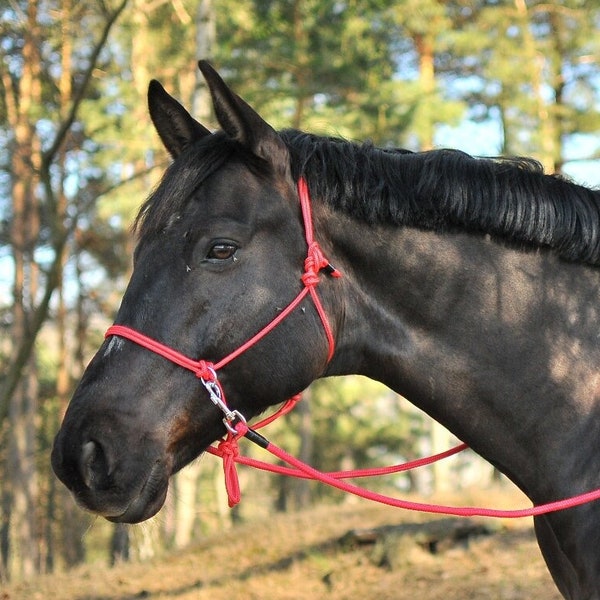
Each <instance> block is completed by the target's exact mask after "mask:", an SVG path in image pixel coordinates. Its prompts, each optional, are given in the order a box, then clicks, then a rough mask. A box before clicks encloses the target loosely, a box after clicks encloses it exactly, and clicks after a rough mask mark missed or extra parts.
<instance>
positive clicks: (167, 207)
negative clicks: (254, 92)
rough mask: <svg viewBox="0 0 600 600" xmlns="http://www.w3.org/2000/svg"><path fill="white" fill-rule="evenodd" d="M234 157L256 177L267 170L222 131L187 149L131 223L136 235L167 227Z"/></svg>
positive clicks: (145, 236) (167, 170)
mask: <svg viewBox="0 0 600 600" xmlns="http://www.w3.org/2000/svg"><path fill="white" fill-rule="evenodd" d="M234 159H237V160H239V161H240V163H243V164H244V165H246V167H247V168H249V169H250V170H251V171H252V172H254V173H255V174H257V175H259V176H265V175H266V173H267V172H268V165H267V164H266V163H265V161H263V160H262V159H259V158H258V157H255V156H252V155H251V154H250V153H249V152H248V151H246V150H245V149H244V148H243V147H242V146H241V145H240V144H239V143H238V142H236V141H234V140H232V139H231V138H228V137H227V136H226V135H224V134H223V133H222V132H217V133H214V134H212V135H211V136H209V137H207V138H203V139H202V140H200V141H198V142H197V143H195V144H193V145H191V146H190V147H189V148H187V149H186V150H185V151H184V152H183V153H182V154H181V155H180V156H179V157H178V158H177V159H176V160H175V161H173V162H172V163H171V164H170V165H169V166H168V167H167V169H166V171H165V173H164V174H163V177H162V179H161V181H160V183H159V184H158V186H157V187H156V189H155V190H154V191H153V192H152V193H151V194H150V196H149V197H148V199H147V200H146V201H145V202H144V203H143V204H142V206H141V208H140V210H139V212H138V215H137V217H136V219H135V222H134V231H136V232H137V234H138V237H139V238H140V239H141V238H147V237H151V236H154V235H156V234H159V233H160V232H162V231H164V230H165V229H167V228H168V227H169V225H170V224H171V223H173V221H174V220H176V219H177V218H178V216H179V215H180V214H181V213H182V211H183V210H184V209H185V207H186V206H187V205H188V204H189V203H190V202H191V201H192V200H193V198H194V197H195V195H196V192H197V191H198V189H199V188H200V186H201V185H202V184H203V183H204V182H205V181H206V179H208V178H209V177H210V176H211V175H213V174H214V173H215V172H216V171H218V170H219V169H220V168H221V167H222V166H223V165H225V164H226V163H228V162H230V161H232V160H234Z"/></svg>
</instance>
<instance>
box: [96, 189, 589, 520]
mask: <svg viewBox="0 0 600 600" xmlns="http://www.w3.org/2000/svg"><path fill="white" fill-rule="evenodd" d="M298 197H299V200H300V206H301V208H302V218H303V221H304V232H305V237H306V244H307V246H308V251H307V257H306V259H305V261H304V273H303V274H302V277H301V279H302V282H303V284H304V287H303V288H302V290H301V291H300V292H299V293H298V295H297V296H296V297H295V298H294V300H292V302H290V304H289V305H288V306H287V307H286V308H285V309H284V310H283V311H281V312H280V313H279V314H278V315H277V317H276V318H275V319H273V320H272V321H271V322H270V323H269V324H268V325H266V326H265V327H263V328H262V329H261V330H260V331H259V332H258V333H256V334H255V335H254V336H252V337H251V338H250V339H249V340H248V341H247V342H245V343H244V344H242V345H241V346H240V347H239V348H237V349H236V350H234V351H233V352H231V353H230V354H228V355H227V356H225V358H222V359H221V360H220V361H219V362H217V363H214V364H213V363H210V362H207V361H204V360H193V359H191V358H189V357H187V356H185V355H184V354H181V353H180V352H177V351H176V350H173V349H172V348H170V347H169V346H166V345H165V344H161V343H160V342H157V341H156V340H154V339H152V338H149V337H148V336H146V335H144V334H142V333H139V332H138V331H136V330H134V329H131V328H130V327H126V326H124V325H112V326H111V327H109V328H108V330H107V331H106V334H105V337H110V336H113V335H117V336H120V337H123V338H126V339H128V340H130V341H132V342H135V343H136V344H139V345H140V346H143V347H144V348H147V349H148V350H150V351H152V352H155V353H156V354H159V355H160V356H163V357H164V358H166V359H167V360H170V361H171V362H173V363H175V364H177V365H179V366H180V367H183V368H184V369H188V370H189V371H192V372H193V373H194V374H195V375H196V377H198V378H199V379H200V381H201V382H202V384H203V385H204V387H205V388H206V390H207V391H208V394H209V397H210V400H211V401H212V402H213V404H215V406H217V407H218V408H219V409H220V410H221V411H222V412H223V415H224V419H223V422H224V423H225V426H226V427H227V430H228V433H227V435H226V437H225V438H224V439H222V440H221V441H220V442H219V444H218V446H217V447H214V446H211V447H209V448H208V450H207V451H208V452H209V453H211V454H214V455H216V456H219V457H221V458H222V460H223V469H224V472H225V485H226V487H227V494H228V497H229V506H235V505H236V504H237V503H238V502H239V501H240V499H241V493H240V487H239V482H238V477H237V472H236V468H235V463H240V464H244V465H248V466H251V467H255V468H257V469H262V470H265V471H270V472H272V473H278V474H281V475H287V476H290V477H301V478H307V479H314V480H316V481H320V482H322V483H325V484H327V485H330V486H332V487H335V488H338V489H340V490H342V491H345V492H347V493H350V494H354V495H356V496H359V497H361V498H366V499H368V500H373V501H375V502H379V503H382V504H387V505H389V506H394V507H397V508H404V509H407V510H414V511H419V512H427V513H437V514H446V515H455V516H462V517H471V516H483V517H498V518H519V517H530V516H535V515H541V514H545V513H549V512H555V511H558V510H564V509H566V508H571V507H573V506H579V505H581V504H585V503H587V502H592V501H593V500H598V499H600V489H598V490H593V491H591V492H588V493H585V494H580V495H578V496H574V497H572V498H567V499H565V500H559V501H556V502H550V503H548V504H542V505H539V506H533V507H530V508H525V509H518V510H494V509H488V508H478V507H454V506H440V505H437V504H424V503H420V502H409V501H407V500H401V499H398V498H392V497H390V496H385V495H382V494H377V493H375V492H372V491H370V490H367V489H365V488H362V487H359V486H357V485H354V484H351V483H348V482H346V481H343V480H344V479H348V478H358V477H372V476H375V475H386V474H391V473H399V472H401V471H407V470H410V469H414V468H416V467H420V466H423V465H428V464H431V463H434V462H436V461H438V460H441V459H443V458H446V457H448V456H452V455H453V454H456V453H457V452H460V451H462V450H464V449H465V448H467V446H466V444H460V445H459V446H456V447H455V448H451V449H450V450H447V451H446V452H442V453H441V454H437V455H435V456H431V457H429V458H422V459H419V460H416V461H412V462H409V463H405V464H402V465H396V466H392V467H384V468H380V469H362V470H356V471H337V472H330V473H324V472H321V471H318V470H317V469H314V468H313V467H311V466H310V465H307V464H305V463H303V462H302V461H300V460H298V459H296V458H294V457H293V456H291V455H289V454H288V453H287V452H285V451H284V450H282V449H281V448H279V447H278V446H275V445H274V444H272V443H271V442H270V441H268V440H267V439H266V438H264V437H263V436H262V435H260V434H259V433H257V432H256V430H257V429H259V428H261V427H263V426H265V425H268V424H269V423H271V422H272V421H273V420H275V419H276V418H278V417H280V416H282V415H284V414H286V413H287V412H289V411H290V410H291V409H292V408H293V407H294V405H295V404H296V402H297V401H298V400H299V399H300V396H295V397H294V398H292V399H290V400H288V401H287V402H286V403H285V404H284V405H283V406H282V407H281V408H280V409H279V410H278V411H277V412H276V413H275V414H273V415H272V416H271V417H268V418H266V419H264V420H262V421H260V422H259V423H258V424H256V425H254V426H253V428H252V429H251V428H249V427H248V425H247V424H246V420H245V419H244V417H243V415H241V414H240V413H239V412H238V411H231V410H230V409H229V408H228V407H227V403H226V400H225V393H224V391H223V388H222V387H221V384H220V382H219V380H218V377H217V372H218V371H219V370H220V369H221V368H223V367H224V366H225V365H227V364H228V363H230V362H231V361H232V360H234V359H235V358H237V357H238V356H239V355H240V354H242V353H243V352H245V351H246V350H248V348H250V347H252V346H253V345H254V344H256V343H257V342H258V341H259V340H261V339H262V338H263V337H264V336H265V335H267V334H268V333H269V332H270V331H272V330H273V329H274V328H275V327H277V325H279V324H280V323H281V322H282V321H283V320H284V319H285V318H286V317H287V316H288V315H289V314H290V313H291V312H293V311H294V310H295V309H296V308H297V307H298V305H299V304H300V303H301V302H302V301H303V300H304V298H305V297H306V296H307V295H310V297H311V299H312V301H313V303H314V305H315V308H316V310H317V313H318V315H319V317H320V319H321V323H322V324H323V330H324V332H325V336H326V338H327V343H328V346H329V352H328V357H327V360H328V361H329V360H331V358H332V356H333V352H334V349H335V344H334V338H333V333H332V330H331V327H330V325H329V320H328V319H327V314H326V313H325V310H324V308H323V305H322V304H321V301H320V299H319V296H318V295H317V292H316V286H317V285H318V283H319V281H320V277H319V274H320V272H321V271H325V272H326V273H327V274H328V275H330V276H331V277H341V273H340V272H339V271H338V270H337V269H335V268H334V267H333V266H332V265H331V263H330V262H329V261H328V260H327V258H325V256H324V254H323V252H322V251H321V248H320V246H319V244H318V242H316V241H315V240H314V236H313V226H312V215H311V206H310V197H309V193H308V188H307V185H306V181H305V180H304V178H301V179H300V180H299V181H298ZM241 437H246V438H248V439H249V440H251V441H253V442H254V443H256V444H258V445H259V446H261V447H262V448H264V449H265V450H267V451H268V452H270V453H271V454H272V455H273V456H275V457H277V458H278V459H279V460H281V461H283V462H285V463H286V464H288V465H290V467H282V466H277V465H273V464H270V463H266V462H262V461H258V460H254V459H251V458H247V457H244V456H241V455H240V454H239V448H238V440H239V439H240V438H241Z"/></svg>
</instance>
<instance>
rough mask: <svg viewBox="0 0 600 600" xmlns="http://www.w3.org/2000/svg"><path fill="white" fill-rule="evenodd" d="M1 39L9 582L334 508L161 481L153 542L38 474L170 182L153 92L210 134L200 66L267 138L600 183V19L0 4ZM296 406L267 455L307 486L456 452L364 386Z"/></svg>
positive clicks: (343, 383)
mask: <svg viewBox="0 0 600 600" xmlns="http://www.w3.org/2000/svg"><path fill="white" fill-rule="evenodd" d="M0 23H1V30H0V31H1V34H0V35H1V37H0V227H1V229H0V364H1V366H0V583H1V582H2V581H7V580H8V579H9V578H12V579H19V578H22V577H26V576H30V575H32V574H35V573H40V572H51V571H53V570H55V569H64V568H69V567H70V566H73V565H76V564H78V563H81V562H84V561H86V560H97V559H98V558H99V557H103V559H104V560H106V559H108V560H111V561H113V562H114V561H118V560H125V559H127V558H129V557H132V556H133V557H136V558H144V557H146V556H151V555H153V554H154V553H157V552H161V551H164V549H169V548H174V547H178V546H182V545H185V544H187V543H189V542H190V540H192V539H193V538H194V537H195V536H199V535H203V534H206V533H207V532H210V531H212V530H214V529H216V528H219V527H228V526H235V522H236V520H243V519H249V518H251V515H253V514H260V513H261V512H262V513H263V514H264V513H265V512H267V511H269V510H281V511H284V510H291V509H295V508H298V507H304V506H307V505H310V504H311V503H315V502H330V503H334V502H341V501H343V498H342V497H341V496H339V495H338V494H334V493H331V492H328V491H326V490H324V489H322V488H321V487H314V486H312V485H310V484H307V483H306V482H290V481H288V480H285V479H283V478H277V477H272V476H265V475H263V474H257V473H253V472H248V471H246V470H244V471H243V472H242V473H241V475H242V487H243V490H244V494H245V500H244V502H243V503H242V507H241V508H240V509H236V510H234V511H230V510H229V509H227V508H226V500H225V498H224V491H223V486H222V481H221V471H220V465H219V464H218V462H217V461H213V460H211V459H210V458H207V459H204V460H202V461H198V462H197V463H194V464H193V465H192V466H190V467H188V468H187V469H185V470H184V471H182V473H181V474H179V475H178V476H177V477H176V478H175V481H174V482H173V485H172V491H171V493H170V495H169V498H168V501H167V505H166V507H165V508H164V509H163V511H162V512H161V513H160V514H159V516H158V517H157V518H155V519H154V520H153V522H152V524H151V525H144V526H135V527H125V526H122V525H121V526H119V525H110V524H108V523H105V522H104V521H102V520H96V519H93V518H92V517H90V516H89V515H86V514H85V513H83V512H82V511H81V510H80V509H78V508H77V507H76V506H75V505H74V502H73V500H72V499H71V497H70V496H69V494H68V493H67V491H66V490H65V489H64V488H63V487H62V486H61V485H59V484H58V482H57V480H56V479H55V477H54V476H53V474H52V472H51V470H50V465H49V451H50V448H51V444H52V439H53V436H54V434H55V432H56V431H57V429H58V426H59V423H60V420H61V418H62V415H63V413H64V410H65V407H66V405H67V403H68V400H69V397H70V395H71V393H72V391H73V389H74V386H75V385H76V382H77V380H78V378H79V376H80V375H81V373H82V371H83V369H84V367H85V364H86V363H87V361H88V360H89V359H90V358H91V355H92V353H93V352H94V351H95V349H96V348H97V347H98V346H99V345H100V343H101V340H102V335H103V331H104V330H105V328H106V326H107V325H108V324H109V323H110V322H111V319H112V316H113V315H114V313H115V311H116V309H117V308H118V304H119V299H120V296H121V295H122V293H123V291H124V287H125V285H126V282H127V280H128V275H129V273H130V269H131V260H130V257H131V254H132V249H133V245H134V240H133V239H132V236H131V233H130V224H131V222H132V220H133V218H134V217H135V214H136V211H137V208H138V207H139V205H140V204H141V203H142V201H143V200H144V198H145V197H146V196H147V194H148V193H149V191H150V190H151V189H152V187H153V186H154V185H155V184H156V183H157V181H158V179H159V177H160V174H161V172H162V171H163V170H164V168H165V166H166V165H167V164H168V158H167V156H166V154H165V152H164V150H162V148H161V146H160V143H159V140H158V137H157V135H156V134H155V133H154V131H153V128H152V127H151V125H150V121H149V118H148V115H147V110H146V100H145V97H146V89H147V85H148V82H149V80H150V79H151V78H157V79H159V80H161V81H162V83H163V84H164V85H165V86H166V88H167V89H168V90H169V91H170V92H171V93H172V94H174V95H175V96H176V97H177V98H178V99H180V101H181V102H182V103H183V104H184V105H186V106H188V107H193V113H194V115H195V116H196V117H198V118H199V119H200V120H201V121H202V122H203V123H205V124H206V125H209V126H211V125H213V126H214V124H215V123H214V120H213V117H212V115H211V113H210V108H209V104H208V98H207V94H206V90H205V88H204V86H203V82H202V81H201V79H200V77H199V73H198V71H197V68H196V61H197V59H198V58H206V57H208V58H210V59H211V61H212V62H213V64H215V66H217V67H218V69H219V70H220V71H221V73H222V75H223V76H224V77H225V78H226V80H227V82H228V83H229V84H231V85H232V86H233V87H234V88H235V90H236V91H237V92H238V93H239V94H240V95H242V96H243V97H244V98H245V99H246V100H247V101H248V102H249V103H250V104H251V105H253V106H254V107H255V108H256V109H257V110H258V111H259V112H260V113H261V114H262V115H263V116H264V117H265V118H266V119H267V120H268V121H270V122H271V123H272V124H273V125H274V126H275V127H277V128H279V127H296V128H301V129H304V130H308V131H313V132H316V133H323V134H328V135H336V136H344V137H347V138H351V139H360V140H363V139H371V140H373V142H374V143H376V144H378V145H383V146H402V147H407V148H410V149H412V150H423V149H429V148H432V147H436V146H450V147H457V148H460V149H463V150H466V151H468V152H470V153H474V154H480V155H498V154H507V155H527V156H532V157H535V158H537V159H538V160H539V161H540V162H541V163H542V164H543V165H544V166H545V168H546V169H547V170H548V171H550V172H553V171H556V172H560V173H564V174H566V175H569V176H572V177H574V178H575V179H577V180H579V181H580V182H582V183H587V184H589V185H599V184H600V161H599V157H600V5H599V3H598V0H588V1H585V0H564V1H559V2H540V1H536V0H473V1H466V0H465V1H463V0H459V1H452V0H447V1H441V0H439V1H438V0H395V1H393V2H392V1H391V0H86V1H83V2H80V1H77V0H28V1H25V0H1V1H0ZM307 396H308V397H307V400H309V401H306V402H302V403H301V404H300V405H299V408H298V409H297V410H296V412H295V414H292V415H291V416H289V417H288V419H287V421H286V423H278V424H276V425H274V426H273V432H272V433H271V434H270V435H271V436H273V437H274V438H276V439H277V441H278V443H280V444H282V445H284V446H285V447H286V448H288V449H289V450H291V451H292V452H295V453H297V454H299V455H300V456H301V457H303V458H304V459H307V460H309V461H310V462H311V463H313V464H315V465H316V466H317V467H319V468H323V469H339V468H350V467H361V466H364V465H365V464H369V465H375V464H380V463H389V462H395V461H399V460H403V459H410V458H413V457H415V456H418V455H421V454H423V453H426V452H429V451H435V450H438V449H445V448H446V447H447V446H449V445H450V444H451V440H450V437H449V435H448V434H447V432H445V431H444V430H443V429H442V428H440V427H438V426H435V425H434V424H432V423H431V421H430V420H429V419H427V418H425V417H424V416H423V415H422V414H421V413H419V412H418V411H417V410H416V409H413V408H412V407H411V406H410V405H409V404H408V403H407V402H406V401H405V400H404V399H402V398H399V397H398V396H396V395H395V394H393V393H391V392H390V391H389V390H387V389H385V388H382V387H381V386H379V385H376V384H374V383H373V382H369V381H367V380H365V379H361V378H342V379H339V380H331V381H322V382H318V383H316V384H315V385H313V386H312V387H311V388H310V390H309V391H308V393H307ZM325 440H326V441H327V443H326V444H325V443H324V441H325ZM249 451H250V452H253V451H252V450H249ZM494 476H495V474H494V473H493V471H492V470H491V468H490V467H486V466H482V465H481V463H478V462H477V460H476V458H474V457H473V456H472V455H470V456H468V457H467V458H463V459H460V460H455V461H454V462H452V463H450V466H449V467H445V468H442V469H439V470H436V471H431V472H424V473H420V474H417V475H414V476H407V475H402V476H398V477H395V478H389V479H388V480H387V481H386V483H381V484H378V485H382V486H388V488H387V489H388V491H389V490H390V489H391V490H392V491H393V492H395V493H397V492H398V491H402V492H406V491H415V490H416V491H419V492H421V493H427V492H429V491H431V490H433V489H440V488H443V487H449V486H463V485H468V483H469V481H472V480H473V479H476V480H477V481H478V483H479V484H481V483H482V481H485V479H489V478H492V477H494Z"/></svg>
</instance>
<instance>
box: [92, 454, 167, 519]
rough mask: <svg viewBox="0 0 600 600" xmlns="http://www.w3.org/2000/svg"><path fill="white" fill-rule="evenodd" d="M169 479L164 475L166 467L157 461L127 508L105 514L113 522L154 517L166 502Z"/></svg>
mask: <svg viewBox="0 0 600 600" xmlns="http://www.w3.org/2000/svg"><path fill="white" fill-rule="evenodd" d="M168 489H169V479H168V477H167V478H166V477H165V476H164V468H163V466H162V465H161V464H160V463H156V464H155V465H154V467H153V468H152V470H151V471H150V474H149V475H148V478H147V479H146V482H145V483H144V485H143V487H142V489H141V490H140V492H139V494H138V495H137V496H136V497H135V498H133V499H132V500H131V502H130V503H129V504H128V505H127V507H126V509H125V510H124V511H123V512H122V513H120V514H117V515H113V514H108V515H106V514H105V515H103V516H104V518H105V519H107V520H108V521H112V522H113V523H140V522H141V521H146V520H147V519H150V518H151V517H153V516H154V515H155V514H156V513H157V512H158V511H159V510H160V509H161V508H162V506H163V504H164V503H165V499H166V497H167V491H168Z"/></svg>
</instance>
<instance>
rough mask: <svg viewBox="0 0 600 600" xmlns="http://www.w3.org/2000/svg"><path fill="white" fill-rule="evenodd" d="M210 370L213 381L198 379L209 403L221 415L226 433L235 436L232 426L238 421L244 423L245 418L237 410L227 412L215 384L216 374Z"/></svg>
mask: <svg viewBox="0 0 600 600" xmlns="http://www.w3.org/2000/svg"><path fill="white" fill-rule="evenodd" d="M210 370H211V372H212V373H213V375H214V381H206V379H204V378H200V381H201V382H202V385H203V386H204V387H205V388H206V391H207V392H208V396H209V398H210V400H211V402H212V403H213V404H214V405H215V406H216V407H217V408H218V409H219V410H220V411H221V412H222V413H223V415H224V418H223V424H224V425H225V427H226V428H227V431H229V432H230V433H232V434H233V435H237V434H238V432H237V431H236V429H235V427H234V424H235V423H236V422H239V421H242V422H243V423H246V418H245V417H244V415H242V413H240V412H239V411H238V410H229V407H228V406H227V403H226V402H225V399H224V398H223V391H222V389H221V386H220V385H219V383H218V382H217V374H216V372H215V370H214V369H212V368H210Z"/></svg>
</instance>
